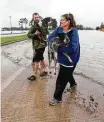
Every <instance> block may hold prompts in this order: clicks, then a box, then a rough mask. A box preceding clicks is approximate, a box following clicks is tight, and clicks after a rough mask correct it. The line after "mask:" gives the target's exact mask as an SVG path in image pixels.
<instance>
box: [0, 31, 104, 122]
mask: <svg viewBox="0 0 104 122" xmlns="http://www.w3.org/2000/svg"><path fill="white" fill-rule="evenodd" d="M80 34H81V50H82V52H81V59H80V60H81V61H80V62H79V64H78V66H77V67H76V70H75V73H74V76H75V79H76V82H77V84H78V85H77V87H76V89H75V90H73V91H72V92H70V91H69V89H68V88H69V87H70V85H69V84H68V85H67V87H66V89H65V91H64V93H63V101H62V103H61V104H58V105H56V106H50V105H49V101H50V100H51V99H52V96H53V93H54V89H55V81H56V78H57V74H56V75H54V72H53V70H54V69H53V68H52V69H51V70H52V74H51V75H50V74H49V75H48V76H46V77H40V76H39V75H38V78H37V80H36V81H33V82H29V81H28V80H27V77H28V76H30V75H31V72H32V67H31V59H32V49H31V41H30V40H26V41H22V42H18V43H15V44H10V45H6V46H2V56H1V58H2V67H1V73H2V76H1V79H2V81H1V85H2V87H1V89H2V90H1V92H2V93H1V118H2V122H104V84H103V83H104V76H103V72H104V70H103V69H104V67H103V66H104V64H103V54H104V52H103V37H104V35H102V33H99V32H94V33H92V31H91V32H86V33H85V32H81V33H80ZM97 34H98V35H100V39H101V41H100V44H99V43H98V38H99V37H98V36H97ZM88 35H90V37H91V36H92V37H93V36H94V35H95V36H96V38H95V42H96V43H93V44H94V45H90V43H89V41H87V44H86V41H85V40H84V39H86V38H85V37H87V36H88ZM88 46H89V48H87V47H88ZM94 47H95V48H94ZM96 47H99V48H96ZM92 48H93V50H94V51H92V54H91V50H92ZM88 49H89V50H88ZM95 51H96V52H95ZM87 52H90V55H89V54H88V53H87ZM99 52H100V54H99V55H98V53H99ZM94 57H96V58H95V59H94ZM45 60H46V63H47V65H48V60H47V49H46V52H45ZM90 61H91V62H90ZM89 62H90V63H89ZM95 64H96V65H95ZM6 69H8V70H7V71H6ZM47 69H48V68H47ZM57 73H58V66H57Z"/></svg>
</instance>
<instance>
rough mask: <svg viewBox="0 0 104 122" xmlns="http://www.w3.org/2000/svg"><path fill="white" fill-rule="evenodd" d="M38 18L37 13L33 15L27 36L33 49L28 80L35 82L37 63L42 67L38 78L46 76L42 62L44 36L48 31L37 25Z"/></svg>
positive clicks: (44, 43)
mask: <svg viewBox="0 0 104 122" xmlns="http://www.w3.org/2000/svg"><path fill="white" fill-rule="evenodd" d="M39 22H40V16H39V14H38V13H33V15H32V20H31V28H30V30H29V32H28V34H27V36H28V38H30V39H32V47H33V60H32V62H33V65H32V66H33V73H32V75H31V76H30V77H28V78H27V79H28V80H31V81H33V80H36V76H37V72H38V69H39V63H40V64H41V67H42V72H41V74H40V76H45V75H47V71H46V64H45V61H44V56H43V54H44V51H45V47H46V36H47V34H48V31H47V30H46V28H45V27H43V26H42V25H41V26H40V25H39Z"/></svg>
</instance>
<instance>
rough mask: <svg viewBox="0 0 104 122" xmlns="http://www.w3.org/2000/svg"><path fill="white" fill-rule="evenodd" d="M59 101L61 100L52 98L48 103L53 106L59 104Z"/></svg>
mask: <svg viewBox="0 0 104 122" xmlns="http://www.w3.org/2000/svg"><path fill="white" fill-rule="evenodd" d="M59 103H61V101H59V100H56V99H52V100H51V101H50V102H49V105H51V106H54V105H56V104H59Z"/></svg>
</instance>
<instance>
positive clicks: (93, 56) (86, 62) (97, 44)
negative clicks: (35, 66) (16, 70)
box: [2, 30, 104, 86]
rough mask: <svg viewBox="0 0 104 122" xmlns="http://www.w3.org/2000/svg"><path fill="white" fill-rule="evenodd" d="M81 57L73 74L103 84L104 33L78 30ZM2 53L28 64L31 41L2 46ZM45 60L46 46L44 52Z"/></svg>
mask: <svg viewBox="0 0 104 122" xmlns="http://www.w3.org/2000/svg"><path fill="white" fill-rule="evenodd" d="M79 36H80V44H81V58H80V62H79V64H78V65H77V68H76V71H75V74H76V75H80V76H82V77H85V78H87V79H89V80H91V81H92V82H96V83H98V84H100V85H102V86H104V75H103V74H104V33H103V32H100V31H96V30H95V31H79ZM2 54H3V55H5V56H6V57H7V58H8V59H9V60H11V61H12V62H13V63H15V64H16V65H19V66H28V65H29V64H30V63H31V59H32V54H33V52H32V48H31V41H30V40H26V41H22V42H18V43H15V44H10V45H7V46H3V47H2ZM44 55H45V60H46V62H47V64H48V60H47V57H48V56H47V48H46V52H45V54H44Z"/></svg>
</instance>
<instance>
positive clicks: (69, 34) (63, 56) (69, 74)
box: [48, 13, 80, 105]
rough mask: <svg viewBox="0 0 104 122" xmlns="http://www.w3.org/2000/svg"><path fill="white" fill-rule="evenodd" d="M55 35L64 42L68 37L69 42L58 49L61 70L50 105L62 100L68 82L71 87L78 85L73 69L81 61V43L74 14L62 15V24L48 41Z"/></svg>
mask: <svg viewBox="0 0 104 122" xmlns="http://www.w3.org/2000/svg"><path fill="white" fill-rule="evenodd" d="M54 37H59V38H60V40H61V41H63V42H65V41H66V39H67V40H68V43H67V44H66V45H63V46H60V47H59V48H58V50H57V54H58V63H59V64H60V70H59V74H58V77H57V80H56V88H55V92H54V98H53V99H52V101H50V105H56V104H58V103H60V102H61V100H62V94H63V91H64V89H65V87H66V85H67V83H68V82H69V83H70V88H71V89H73V88H75V86H76V85H77V84H76V82H75V79H74V77H73V71H74V69H75V67H76V65H77V63H78V61H79V57H80V43H79V36H78V31H77V29H76V24H75V20H74V16H73V15H72V14H71V13H70V14H64V15H62V16H61V20H60V26H59V27H58V28H56V29H55V30H54V31H53V33H52V34H51V35H49V37H48V42H50V41H51V40H52V38H54Z"/></svg>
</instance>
